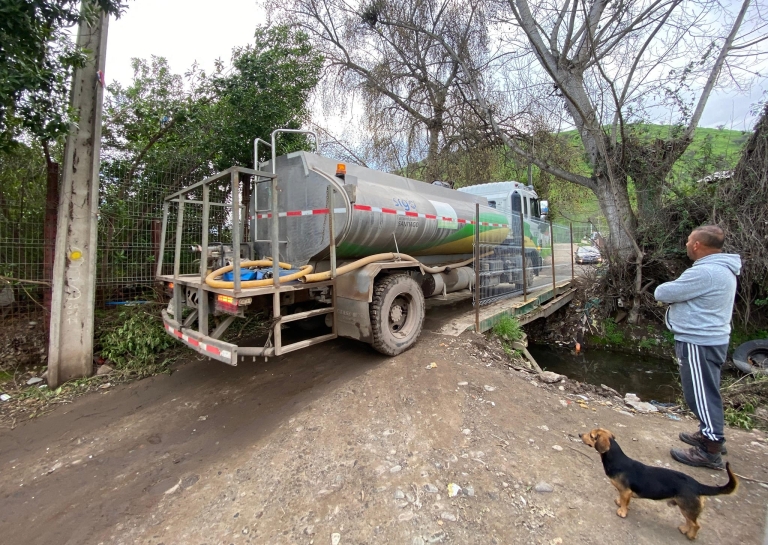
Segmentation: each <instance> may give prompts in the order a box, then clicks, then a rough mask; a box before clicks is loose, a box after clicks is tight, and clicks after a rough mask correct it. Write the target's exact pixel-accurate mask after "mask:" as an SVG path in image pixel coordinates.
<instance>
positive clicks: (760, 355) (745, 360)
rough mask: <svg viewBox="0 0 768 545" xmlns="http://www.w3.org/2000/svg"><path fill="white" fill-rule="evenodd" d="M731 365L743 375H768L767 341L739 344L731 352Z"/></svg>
mask: <svg viewBox="0 0 768 545" xmlns="http://www.w3.org/2000/svg"><path fill="white" fill-rule="evenodd" d="M733 363H734V365H736V367H737V368H738V369H739V371H741V372H743V373H754V374H756V375H757V374H768V339H760V340H755V341H748V342H745V343H743V344H740V345H739V346H738V347H737V348H736V350H734V351H733Z"/></svg>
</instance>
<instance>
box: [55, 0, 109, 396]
mask: <svg viewBox="0 0 768 545" xmlns="http://www.w3.org/2000/svg"><path fill="white" fill-rule="evenodd" d="M88 2H90V0H83V4H82V7H81V11H82V10H83V9H84V8H85V5H86V3H88ZM107 23H108V18H107V15H106V14H105V13H103V12H102V13H101V14H100V15H99V18H98V20H97V21H96V22H94V23H93V24H92V25H88V23H86V22H85V21H83V22H81V23H80V27H79V30H78V33H77V45H78V47H80V48H81V49H84V50H85V51H87V52H88V61H87V62H86V65H85V66H84V67H83V68H78V69H76V70H75V74H74V78H73V81H72V97H71V104H72V108H73V109H74V111H75V115H76V116H77V119H78V122H77V125H73V127H72V129H71V131H70V133H69V135H68V136H67V141H66V146H65V148H64V165H63V169H62V181H61V192H60V198H59V214H58V215H59V217H58V226H57V231H56V252H55V257H54V263H53V288H52V297H51V324H50V325H51V329H50V331H51V334H50V344H49V347H48V385H49V386H50V387H51V388H56V387H58V386H59V385H60V384H62V383H64V382H66V381H68V380H71V379H74V378H79V377H88V376H90V375H91V374H92V373H93V310H94V303H95V291H96V235H97V230H98V218H97V215H98V211H99V164H100V155H99V152H100V149H101V106H102V101H103V97H104V65H105V61H106V49H107Z"/></svg>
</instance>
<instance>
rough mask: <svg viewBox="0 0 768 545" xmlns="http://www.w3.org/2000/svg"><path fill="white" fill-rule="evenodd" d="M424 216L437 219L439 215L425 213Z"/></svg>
mask: <svg viewBox="0 0 768 545" xmlns="http://www.w3.org/2000/svg"><path fill="white" fill-rule="evenodd" d="M424 217H425V218H427V219H428V220H436V219H437V216H435V215H434V214H424Z"/></svg>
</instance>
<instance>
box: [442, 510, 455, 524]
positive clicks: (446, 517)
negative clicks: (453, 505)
mask: <svg viewBox="0 0 768 545" xmlns="http://www.w3.org/2000/svg"><path fill="white" fill-rule="evenodd" d="M440 518H441V519H443V520H447V521H448V522H456V515H454V514H453V513H449V512H447V511H443V512H442V513H440Z"/></svg>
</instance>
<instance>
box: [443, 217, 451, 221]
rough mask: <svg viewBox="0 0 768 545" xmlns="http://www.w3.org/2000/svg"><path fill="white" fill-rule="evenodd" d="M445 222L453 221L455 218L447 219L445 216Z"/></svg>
mask: <svg viewBox="0 0 768 545" xmlns="http://www.w3.org/2000/svg"><path fill="white" fill-rule="evenodd" d="M443 221H453V218H446V217H445V216H443Z"/></svg>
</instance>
